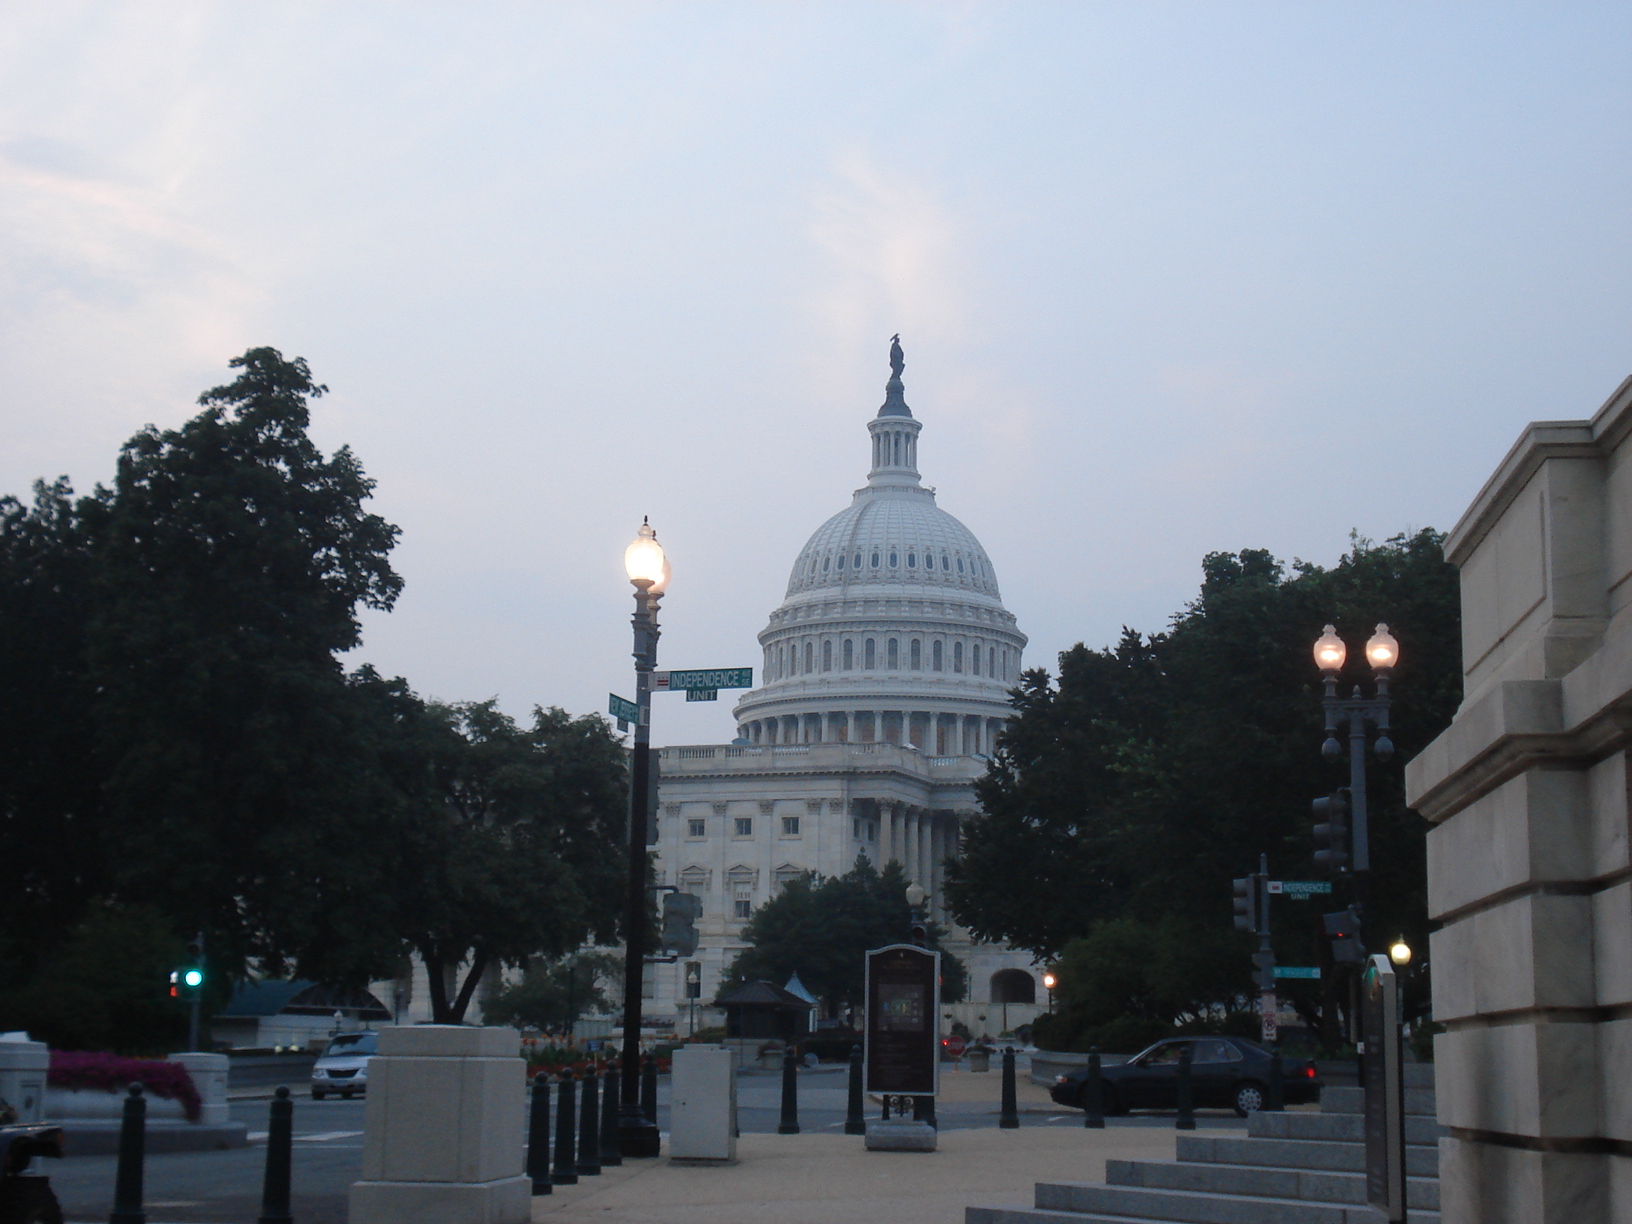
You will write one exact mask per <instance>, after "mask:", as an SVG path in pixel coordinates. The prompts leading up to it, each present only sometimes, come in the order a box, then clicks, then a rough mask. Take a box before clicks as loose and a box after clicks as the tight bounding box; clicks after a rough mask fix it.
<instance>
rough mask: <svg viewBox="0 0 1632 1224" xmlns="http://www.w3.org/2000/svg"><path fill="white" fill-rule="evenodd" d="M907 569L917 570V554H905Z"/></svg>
mask: <svg viewBox="0 0 1632 1224" xmlns="http://www.w3.org/2000/svg"><path fill="white" fill-rule="evenodd" d="M907 568H908V569H917V568H918V554H917V553H915V552H909V553H908V554H907Z"/></svg>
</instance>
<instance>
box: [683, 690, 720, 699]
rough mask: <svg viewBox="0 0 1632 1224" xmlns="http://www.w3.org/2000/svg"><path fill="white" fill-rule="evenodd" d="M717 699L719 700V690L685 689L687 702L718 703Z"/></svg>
mask: <svg viewBox="0 0 1632 1224" xmlns="http://www.w3.org/2000/svg"><path fill="white" fill-rule="evenodd" d="M719 699H720V690H719V689H687V690H686V700H687V701H718V700H719Z"/></svg>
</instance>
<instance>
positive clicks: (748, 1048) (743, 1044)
mask: <svg viewBox="0 0 1632 1224" xmlns="http://www.w3.org/2000/svg"><path fill="white" fill-rule="evenodd" d="M715 1006H717V1007H720V1008H723V1009H724V1010H725V1044H726V1045H728V1046H730V1047H732V1048H733V1049H735V1050H736V1051H737V1052H738V1057H739V1058H740V1059H741V1060H742V1062H743V1063H744V1064H745V1065H750V1066H751V1065H753V1064H754V1062H755V1060H756V1059H757V1058H758V1057H759V1052H760V1050H761V1049H763V1048H764V1047H766V1046H768V1045H772V1044H780V1045H783V1046H789V1045H798V1044H799V1043H800V1042H801V1041H803V1040H804V1039H805V1038H806V1037H808V1036H809V1035H810V1013H811V1009H812V1007H813V1006H814V1004H811V1003H809V1002H806V1001H805V1000H804V999H801V998H800V997H799V996H798V995H796V994H794V993H793V992H792V991H791V990H784V989H782V987H780V986H778V985H776V984H775V983H774V982H750V983H748V985H746V986H744V987H743V988H742V989H741V990H738V991H735V992H733V993H732V994H729V995H726V996H724V997H723V998H721V999H719V1000H718V1001H717V1002H716V1004H715ZM776 1057H777V1059H778V1061H777V1063H776V1065H777V1066H778V1067H780V1066H781V1065H782V1064H781V1061H780V1059H781V1055H780V1053H778V1054H777V1055H776Z"/></svg>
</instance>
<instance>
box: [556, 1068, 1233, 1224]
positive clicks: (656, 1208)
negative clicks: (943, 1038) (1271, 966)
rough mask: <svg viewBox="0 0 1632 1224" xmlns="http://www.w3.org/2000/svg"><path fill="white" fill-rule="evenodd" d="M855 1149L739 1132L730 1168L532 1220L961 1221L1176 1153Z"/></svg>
mask: <svg viewBox="0 0 1632 1224" xmlns="http://www.w3.org/2000/svg"><path fill="white" fill-rule="evenodd" d="M977 1078H985V1077H984V1076H981V1077H977ZM993 1078H995V1077H993ZM943 1082H944V1081H943ZM1194 1133H1195V1134H1198V1135H1204V1134H1209V1133H1212V1134H1221V1135H1224V1134H1238V1133H1239V1132H1235V1131H1215V1132H1209V1131H1206V1130H1200V1131H1196V1132H1194ZM862 1142H863V1141H862V1139H861V1137H860V1136H859V1135H834V1134H820V1135H817V1134H808V1135H744V1136H742V1138H740V1139H739V1140H738V1141H737V1155H738V1160H737V1163H736V1164H734V1165H729V1166H724V1167H718V1166H716V1167H698V1166H690V1165H673V1164H670V1163H669V1161H668V1158H667V1157H666V1156H664V1157H660V1158H658V1159H656V1160H631V1161H627V1162H625V1163H624V1164H623V1165H622V1166H621V1167H619V1168H615V1169H607V1170H605V1171H604V1172H603V1173H602V1174H601V1175H600V1176H599V1177H586V1178H584V1179H582V1180H581V1181H580V1182H579V1183H578V1184H577V1185H576V1186H557V1187H556V1188H555V1192H554V1193H553V1194H551V1195H548V1196H546V1197H541V1198H535V1199H534V1200H533V1220H534V1221H535V1224H589V1222H590V1221H595V1222H596V1224H832V1222H833V1221H834V1220H873V1219H876V1220H888V1221H890V1224H963V1209H964V1208H965V1207H971V1206H982V1205H993V1204H1001V1205H1014V1204H1027V1205H1029V1204H1030V1203H1031V1201H1032V1197H1031V1196H1032V1186H1033V1184H1034V1183H1036V1182H1039V1181H1099V1180H1102V1179H1103V1178H1104V1176H1105V1160H1106V1157H1115V1158H1119V1159H1143V1160H1171V1159H1172V1158H1173V1152H1174V1132H1173V1131H1171V1130H1167V1129H1165V1128H1156V1127H1146V1126H1137V1127H1133V1126H1128V1127H1118V1126H1112V1127H1107V1128H1106V1129H1105V1130H1087V1129H1085V1128H1083V1127H1065V1126H1061V1127H1053V1126H1048V1127H1043V1126H1033V1127H1023V1128H1021V1129H1019V1130H998V1129H996V1128H995V1127H994V1128H992V1129H990V1130H987V1129H980V1130H954V1131H942V1132H941V1134H940V1145H939V1146H940V1150H939V1151H935V1152H869V1151H867V1150H866V1149H865V1148H864V1147H863V1146H862Z"/></svg>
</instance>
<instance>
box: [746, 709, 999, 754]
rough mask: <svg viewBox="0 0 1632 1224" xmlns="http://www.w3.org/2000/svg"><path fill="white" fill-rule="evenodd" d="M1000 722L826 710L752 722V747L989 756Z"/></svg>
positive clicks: (961, 716)
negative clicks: (899, 748)
mask: <svg viewBox="0 0 1632 1224" xmlns="http://www.w3.org/2000/svg"><path fill="white" fill-rule="evenodd" d="M1004 721H1005V720H1004V719H1001V718H988V717H984V716H982V715H979V714H942V713H938V712H936V711H934V710H913V709H894V710H892V709H880V710H828V711H823V712H821V713H814V714H810V713H806V714H781V715H777V716H776V717H774V718H756V719H753V720H752V721H750V722H746V723H744V724H743V725H742V729H741V735H742V738H743V739H745V740H747V741H748V743H750V744H850V743H855V744H903V745H911V746H912V747H914V748H916V749H918V751H919V752H923V753H927V754H929V755H931V756H990V755H991V753H992V749H993V747H994V746H995V744H996V742H997V736H998V733H999V732H1000V731H1002V730H1003V723H1004Z"/></svg>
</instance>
